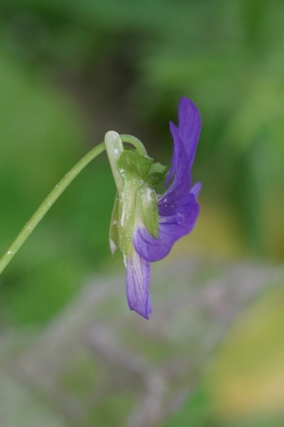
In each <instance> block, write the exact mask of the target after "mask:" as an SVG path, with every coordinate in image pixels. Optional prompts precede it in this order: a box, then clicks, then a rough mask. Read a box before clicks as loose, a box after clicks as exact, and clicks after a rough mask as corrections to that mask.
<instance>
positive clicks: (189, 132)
mask: <svg viewBox="0 0 284 427" xmlns="http://www.w3.org/2000/svg"><path fill="white" fill-rule="evenodd" d="M178 117H179V125H178V126H176V125H174V124H173V123H172V122H171V123H170V130H171V134H172V137H173V141H174V148H173V156H172V162H171V166H170V168H169V167H165V166H162V165H161V164H160V163H154V161H153V159H151V158H150V157H149V156H148V155H147V153H146V151H145V149H144V147H143V146H142V144H141V143H140V142H139V141H137V144H138V146H137V147H138V149H137V150H136V151H133V150H130V149H124V146H123V144H122V140H121V138H120V136H119V135H118V134H117V133H116V132H113V131H110V132H107V134H106V136H105V145H106V150H107V154H108V157H109V161H110V165H111V168H112V172H113V176H114V180H115V183H116V187H117V196H116V199H115V204H114V208H113V212H112V218H111V225H110V247H111V251H112V253H113V252H114V251H115V250H116V248H117V247H119V248H120V250H121V252H122V256H123V260H124V264H125V267H126V293H127V300H128V304H129V307H130V309H131V310H135V311H136V312H137V313H139V314H140V315H141V316H143V317H145V318H146V319H148V318H149V314H150V313H151V311H152V308H151V301H150V294H149V283H150V264H149V263H150V262H153V261H158V260H160V259H162V258H164V257H165V256H166V255H167V254H168V253H169V252H170V250H171V248H172V246H173V245H174V243H175V242H176V241H177V240H178V239H179V238H181V237H182V236H184V235H186V234H188V233H190V232H191V231H192V229H193V227H194V225H195V222H196V220H197V217H198V214H199V204H198V202H197V196H198V194H199V191H200V189H201V184H200V183H197V184H195V185H193V186H192V183H191V168H192V165H193V161H194V157H195V152H196V148H197V144H198V139H199V135H200V130H201V119H200V114H199V111H198V109H197V107H196V106H195V105H194V103H193V102H192V101H191V100H190V99H188V98H185V97H183V98H181V100H180V104H179V111H178ZM124 142H125V140H124ZM164 180H165V183H166V190H165V192H164V193H163V194H158V193H157V192H156V190H155V187H156V186H157V185H158V184H159V183H161V182H162V181H164Z"/></svg>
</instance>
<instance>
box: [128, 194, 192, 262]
mask: <svg viewBox="0 0 284 427" xmlns="http://www.w3.org/2000/svg"><path fill="white" fill-rule="evenodd" d="M198 214H199V204H198V203H197V201H196V200H195V197H194V194H192V193H188V195H187V198H186V202H185V203H184V204H183V205H182V206H180V208H179V210H178V211H177V212H176V213H175V214H174V215H168V216H161V217H160V220H159V237H158V239H156V238H155V237H153V236H152V235H151V234H150V233H149V232H148V231H147V229H146V228H145V227H138V228H137V229H136V231H135V233H134V236H133V244H134V247H135V250H136V251H137V252H138V254H139V255H140V256H141V257H142V258H144V259H145V260H147V261H151V262H152V261H158V260H159V259H162V258H164V257H165V256H166V255H167V254H168V253H169V252H170V250H171V248H172V246H173V244H174V243H175V242H176V241H177V240H178V239H179V238H180V237H182V236H184V235H186V234H188V233H190V232H191V230H192V229H193V227H194V225H195V222H196V219H197V217H198Z"/></svg>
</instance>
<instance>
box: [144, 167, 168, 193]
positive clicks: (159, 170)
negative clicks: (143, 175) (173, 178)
mask: <svg viewBox="0 0 284 427" xmlns="http://www.w3.org/2000/svg"><path fill="white" fill-rule="evenodd" d="M169 169H170V166H164V165H161V163H154V164H153V165H152V166H151V168H150V170H149V174H148V176H147V183H148V185H149V186H150V187H156V185H158V184H160V182H162V181H163V180H164V179H165V176H166V174H167V173H168V171H169Z"/></svg>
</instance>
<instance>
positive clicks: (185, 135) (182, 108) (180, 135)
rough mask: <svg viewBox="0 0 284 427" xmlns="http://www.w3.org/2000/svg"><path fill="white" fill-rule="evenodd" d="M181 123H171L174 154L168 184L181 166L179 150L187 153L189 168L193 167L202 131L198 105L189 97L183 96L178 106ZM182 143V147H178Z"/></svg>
mask: <svg viewBox="0 0 284 427" xmlns="http://www.w3.org/2000/svg"><path fill="white" fill-rule="evenodd" d="M178 119H179V125H178V128H176V126H175V125H173V124H172V123H170V129H171V133H172V136H173V140H174V150H173V156H172V167H171V169H170V171H169V174H168V178H167V182H166V184H167V185H168V184H169V183H170V181H171V179H172V178H173V176H174V174H175V172H176V171H177V169H178V168H179V156H178V155H177V152H179V154H181V151H182V155H186V161H187V165H188V167H189V168H191V167H192V165H193V161H194V157H195V152H196V148H197V144H198V139H199V135H200V131H201V117H200V114H199V111H198V108H197V107H196V105H195V104H194V103H193V102H192V101H191V100H190V99H188V98H186V97H182V98H181V100H180V103H179V108H178ZM180 144H182V145H183V146H182V147H177V146H178V145H180Z"/></svg>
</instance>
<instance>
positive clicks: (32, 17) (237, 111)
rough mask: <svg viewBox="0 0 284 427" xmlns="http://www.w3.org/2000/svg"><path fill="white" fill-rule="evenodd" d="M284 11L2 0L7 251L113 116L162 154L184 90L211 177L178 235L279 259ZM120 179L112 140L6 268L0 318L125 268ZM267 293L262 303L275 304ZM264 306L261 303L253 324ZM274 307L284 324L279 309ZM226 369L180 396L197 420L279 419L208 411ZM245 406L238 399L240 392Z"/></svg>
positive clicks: (38, 319) (221, 253)
mask: <svg viewBox="0 0 284 427" xmlns="http://www.w3.org/2000/svg"><path fill="white" fill-rule="evenodd" d="M283 16H284V2H283V1H281V0H232V1H226V0H202V1H201V0H191V1H188V0H175V1H174V0H143V1H130V0H80V1H79V0H68V1H67V0H18V1H15V0H1V2H0V34H1V37H0V150H1V151H0V200H1V203H0V206H1V215H0V235H1V239H0V251H1V252H2V253H4V252H5V250H6V249H7V247H8V246H9V244H10V243H11V241H12V240H13V239H14V237H15V236H16V235H17V233H18V232H19V231H20V229H21V227H22V226H23V225H24V224H25V222H26V221H27V220H28V219H29V217H30V216H31V215H32V214H33V212H34V211H35V209H36V208H37V207H38V205H39V204H40V203H41V201H42V200H43V199H44V197H45V196H46V195H47V194H48V193H49V191H50V190H51V189H52V188H53V186H54V185H55V184H56V183H57V182H58V181H59V180H60V179H61V177H62V176H63V175H64V174H65V173H66V172H67V171H68V170H69V169H70V168H71V167H72V166H73V165H74V164H75V162H76V161H77V160H79V159H80V157H82V156H83V155H84V154H85V153H86V152H87V151H88V150H89V149H91V148H92V147H93V146H94V145H96V144H98V143H99V142H101V141H102V140H103V137H104V134H105V132H106V131H108V130H110V129H113V130H116V131H117V132H119V133H127V134H133V135H135V136H137V137H138V138H140V139H141V140H142V141H143V143H144V144H145V145H146V147H147V150H148V153H149V155H150V156H152V157H154V158H155V159H157V161H160V162H164V163H168V162H169V161H170V157H171V147H172V141H171V136H170V133H169V128H168V121H169V120H173V121H175V122H176V123H177V105H178V102H179V98H180V97H181V96H182V95H185V96H187V97H189V98H191V99H192V100H193V101H194V102H195V103H196V105H197V106H198V108H199V110H200V112H201V116H202V122H203V127H202V133H201V138H200V143H199V147H198V151H197V155H196V160H195V165H194V171H193V172H194V180H195V181H197V180H200V181H202V183H203V190H202V194H201V197H200V201H201V206H202V213H201V216H200V218H199V220H198V224H197V227H196V229H195V230H194V232H193V233H192V235H190V236H188V237H186V238H185V239H183V240H182V241H181V243H180V246H179V250H180V252H183V251H184V250H186V251H188V253H192V254H193V255H194V256H196V254H198V255H201V256H203V257H209V258H221V259H227V260H230V261H231V260H235V259H240V258H242V259H243V258H245V259H247V260H252V259H258V260H261V262H263V261H266V262H270V263H274V264H275V263H280V264H281V263H282V260H283V256H284V220H283V210H284V198H283V188H284V143H283V137H284V26H283ZM114 194H115V188H114V184H113V180H112V176H111V173H110V171H109V167H108V164H107V160H106V156H105V154H103V155H102V156H100V158H98V159H96V160H95V161H94V162H92V164H90V165H89V166H88V167H87V168H86V170H84V171H83V172H82V174H81V175H80V176H79V177H78V178H77V179H76V181H74V183H72V185H71V186H70V187H69V188H68V189H67V191H66V192H65V193H64V195H63V196H61V198H60V199H59V201H58V202H57V203H56V204H55V205H54V207H53V208H52V209H51V211H50V212H49V213H48V215H47V216H46V218H44V220H43V221H42V223H41V224H40V225H39V226H38V228H37V229H36V231H35V232H34V233H33V235H32V236H31V237H30V238H29V240H28V241H27V243H26V244H25V245H24V247H23V248H22V249H21V251H20V252H19V253H18V254H17V256H16V257H15V259H13V261H12V262H11V264H10V265H9V266H8V267H7V270H5V272H4V273H3V274H2V276H1V289H0V327H2V328H5V327H7V325H14V326H15V327H23V326H27V327H33V328H39V327H40V325H45V324H46V323H47V322H49V321H50V320H51V319H52V318H53V316H54V315H56V314H58V313H59V312H60V310H61V308H62V307H63V306H64V305H65V304H66V303H67V302H68V301H69V300H70V298H71V297H72V296H74V295H75V294H76V291H77V290H78V289H79V288H80V287H81V286H82V283H84V282H85V281H86V280H87V279H88V278H89V277H90V275H91V274H92V273H93V272H101V273H102V272H103V273H104V274H108V273H109V272H113V271H116V268H118V269H119V268H120V267H118V265H119V263H120V261H121V260H120V259H119V258H118V257H116V258H115V259H114V260H113V261H112V260H111V258H110V254H109V248H108V227H109V221H110V215H111V210H112V205H113V200H114ZM112 262H113V264H111V263H112ZM276 301H278V299H277V298H276ZM281 301H283V298H282V300H281ZM269 304H270V306H271V312H268V314H267V318H270V315H271V313H273V312H275V311H276V312H277V313H278V311H277V310H276V308H275V305H273V304H272V305H271V302H269ZM275 304H276V303H275ZM264 306H265V307H266V305H265V304H264ZM282 308H283V305H282ZM266 310H267V307H266V308H265V309H263V311H261V312H260V313H261V314H259V313H257V314H256V315H255V316H256V317H253V318H254V319H255V322H256V324H257V322H258V320H257V319H258V316H260V317H261V316H264V314H263V312H266ZM279 310H280V307H279ZM265 318H266V317H265ZM281 322H282V323H281ZM281 322H280V324H281V325H282V329H281V328H280V329H281V331H283V326H284V319H283V316H282V318H281ZM272 323H273V322H272ZM277 324H279V323H277ZM271 328H272V329H273V326H271ZM256 329H257V328H256ZM257 330H258V329H257ZM273 330H274V329H273ZM232 334H233V336H234V337H235V336H236V335H234V332H232ZM235 334H237V332H236V333H235ZM268 335H269V336H270V333H268ZM280 337H281V338H280ZM279 338H280V341H281V343H280V344H281V345H280V347H281V346H282V344H283V343H282V341H283V336H282V332H280V331H279V334H278V335H277V334H276V337H273V338H272V340H275V341H277V342H278V341H279ZM236 339H237V338H236ZM243 339H246V338H245V337H243ZM240 340H242V338H240ZM264 340H265V338H264ZM265 342H266V341H265ZM273 342H274V341H273ZM228 345H229V344H228ZM263 345H266V346H268V347H269V346H270V345H272V344H271V343H270V341H269V340H268V341H267V343H266V344H263ZM240 346H241V344H240ZM260 347H261V344H260ZM225 348H226V346H225ZM240 348H241V347H240ZM226 351H227V350H224V352H225V353H226ZM239 351H240V350H239ZM279 351H280V352H282V351H283V348H282V347H281V349H280V350H279ZM228 353H229V350H228ZM226 354H227V353H226ZM233 354H235V352H234V351H233ZM281 354H283V353H281ZM218 357H219V359H218ZM222 357H228V359H229V361H231V362H228V361H227V362H226V363H227V364H228V363H231V364H232V365H233V364H234V360H233V358H232V357H230V356H228V355H227V356H222V355H221V356H220V355H219V356H217V359H216V360H217V361H216V367H215V368H214V369H215V370H214V372H215V374H214V373H213V374H210V375H211V376H212V378H213V380H212V381H211V383H210V384H211V386H210V387H211V388H212V384H218V375H217V374H216V372H217V373H218V372H219V371H218V369H220V366H219V365H220V363H221V362H220V361H219V362H218V360H221V359H222ZM220 358H221V359H220ZM268 359H269V358H268ZM226 360H227V359H226ZM282 360H284V359H282ZM226 363H225V364H224V365H226ZM232 365H231V366H232ZM280 365H281V366H280ZM280 365H279V367H278V368H277V369H280V368H281V369H282V377H281V378H283V366H282V365H283V364H282V363H281V364H280ZM226 366H227V365H226ZM234 366H235V365H234ZM277 366H278V365H277ZM232 369H233V368H232ZM236 369H237V368H236ZM263 369H264V368H263ZM229 371H230V369H229ZM268 371H269V369H268V368H267V370H266V371H265V372H266V373H267V375H268ZM214 375H215V376H216V375H217V378H215V377H214ZM222 375H223V377H224V378H225V377H226V375H225V373H224V372H223V373H221V374H220V376H222ZM236 375H237V374H236ZM226 378H227V383H226V381H225V380H224V381H225V383H226V384H225V385H224V387H223V392H222V390H221V391H220V393H219V391H218V390H217V389H215V388H214V387H213V392H212V391H211V392H208V393H207V394H206V397H204V390H203V386H200V387H201V391H200V392H199V391H198V392H197V394H196V396H195V397H194V398H193V399H192V400H190V404H189V405H188V406H187V408H186V411H189V412H186V411H185V412H186V417H185V419H188V417H190V418H191V419H192V420H193V419H196V421H194V422H195V424H194V423H193V421H192V424H190V425H192V426H193V425H194V426H195V425H196V426H200V427H201V426H215V425H216V426H217V425H221V421H220V420H219V421H216V420H218V419H219V418H218V416H221V415H222V414H223V413H225V414H226V415H224V414H223V415H224V419H227V418H226V417H227V416H228V413H231V414H232V419H233V421H222V423H223V424H222V425H226V426H230V427H231V426H234V427H235V426H242V427H243V426H253V427H255V426H272V425H273V426H274V425H275V426H276V425H277V426H278V424H277V423H280V424H279V426H280V425H281V426H282V425H283V418H281V420H280V421H279V419H278V415H277V416H276V415H275V417H276V418H277V419H276V418H275V420H276V421H272V418H273V417H272V418H268V421H267V422H266V421H263V419H261V423H260V421H256V420H255V419H253V420H250V419H246V420H245V421H244V422H243V423H241V424H238V421H235V418H234V417H235V414H236V413H237V412H238V411H237V410H236V409H235V406H234V404H233V403H232V400H233V399H232V400H230V399H228V402H227V403H225V404H224V405H225V409H224V407H223V408H222V410H219V412H218V411H217V410H216V411H217V412H218V415H216V414H215V412H216V411H215V412H214V411H213V412H212V413H211V412H210V410H209V408H210V405H212V401H214V402H215V400H218V398H219V397H218V396H219V395H220V396H221V397H220V399H221V400H222V396H223V395H222V393H224V390H226V387H229V386H228V384H229V382H230V381H231V383H234V381H233V379H232V378H228V376H227V377H226ZM208 381H209V379H208ZM205 382H206V381H205ZM283 382H284V378H283ZM204 387H205V386H204ZM210 387H209V388H210ZM205 388H206V387H205ZM243 389H246V387H245V386H244V385H243ZM243 389H242V388H241V386H240V390H243ZM206 390H207V388H206ZM214 390H215V391H214ZM282 392H283V387H282V388H281V387H280V391H279V393H280V394H281V393H282ZM218 393H219V394H218ZM240 393H243V391H240ZM225 394H226V393H225ZM252 394H253V392H252ZM210 396H211V397H210ZM212 396H213V397H212ZM216 396H217V397H216ZM216 405H217V407H218V404H217V403H216ZM239 405H240V407H243V406H244V404H243V403H242V401H241V400H240V403H239ZM242 405H243V406H242ZM279 405H280V406H281V405H282V406H283V399H282V400H281V399H280V403H279ZM221 406H222V405H221ZM256 407H258V406H257V405H256ZM200 408H201V409H200ZM277 408H278V407H277ZM230 411H231V412H230ZM239 411H241V409H240V410H239ZM241 412H242V411H241ZM272 412H273V411H272ZM276 412H277V411H276ZM244 413H246V411H245V410H244ZM182 414H183V413H181V414H180V417H181V418H180V420H179V421H178V422H177V424H176V422H175V421H173V423H172V424H169V425H171V426H174V425H179V426H182V425H189V424H182V422H183V421H182V416H183V415H182ZM189 414H190V415H189ZM194 414H197V416H196V417H195V418H194ZM200 414H202V415H200ZM204 414H205V415H204ZM220 414H221V415H220ZM273 414H274V412H273ZM277 414H278V412H277ZM223 415H222V416H223ZM273 416H274V415H273ZM214 417H215V418H214ZM229 418H230V417H229ZM273 420H274V418H273ZM265 422H266V424H265ZM272 423H274V424H272ZM281 423H282V424H281Z"/></svg>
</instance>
